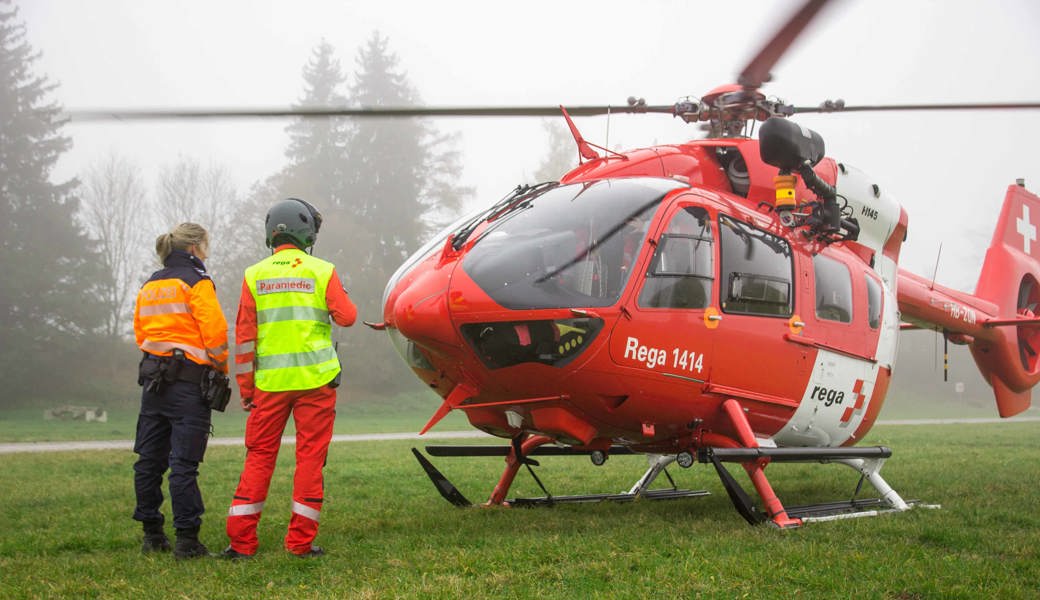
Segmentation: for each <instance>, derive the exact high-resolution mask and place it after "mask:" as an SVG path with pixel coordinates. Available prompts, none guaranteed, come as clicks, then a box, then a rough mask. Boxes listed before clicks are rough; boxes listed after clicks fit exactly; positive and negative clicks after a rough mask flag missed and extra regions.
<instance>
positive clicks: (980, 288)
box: [897, 185, 1040, 417]
mask: <svg viewBox="0 0 1040 600" xmlns="http://www.w3.org/2000/svg"><path fill="white" fill-rule="evenodd" d="M1038 231H1040V198H1038V197H1037V196H1036V195H1035V194H1032V193H1031V192H1029V191H1028V190H1026V189H1025V188H1024V187H1022V186H1021V185H1012V186H1009V187H1008V191H1007V194H1006V195H1005V197H1004V205H1003V208H1002V209H1001V212H1000V218H999V219H998V221H997V226H996V230H995V231H994V234H993V240H992V242H991V243H990V247H989V249H988V250H987V252H986V259H985V261H984V263H983V266H982V272H981V273H980V275H979V281H978V285H977V286H976V290H975V294H974V295H972V294H967V293H964V292H959V291H956V290H953V289H950V288H946V287H944V286H940V285H936V284H934V283H932V282H930V281H928V280H927V279H925V278H923V277H920V276H918V275H915V274H913V273H910V272H908V271H905V270H900V271H899V281H898V285H897V298H898V302H899V309H900V311H901V312H902V316H903V318H904V319H905V320H907V321H909V322H911V323H913V324H915V325H919V326H921V327H926V328H931V329H936V330H941V331H943V333H944V334H945V335H947V336H948V337H949V338H950V339H951V340H953V341H956V342H959V343H966V344H968V346H969V348H970V350H971V353H972V356H973V357H974V358H975V363H976V364H977V365H978V367H979V370H980V371H981V372H982V375H983V376H984V377H985V378H986V381H987V382H988V383H989V384H990V386H992V387H993V391H994V395H995V397H996V402H997V410H998V412H999V413H1000V416H1002V417H1010V416H1013V415H1016V414H1018V413H1020V412H1022V411H1024V410H1026V409H1027V408H1029V406H1030V403H1031V390H1032V388H1033V386H1035V385H1036V383H1037V382H1038V381H1040V319H1037V315H1036V313H1037V312H1040V310H1038V306H1040V283H1038V280H1040V240H1038V235H1037V234H1038Z"/></svg>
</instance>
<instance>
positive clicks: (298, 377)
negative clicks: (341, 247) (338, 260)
mask: <svg viewBox="0 0 1040 600" xmlns="http://www.w3.org/2000/svg"><path fill="white" fill-rule="evenodd" d="M333 268H334V267H333V264H332V263H330V262H327V261H324V260H321V259H320V258H315V257H313V256H311V255H310V254H307V253H306V252H304V251H303V250H299V249H295V248H294V249H288V250H282V251H280V252H276V253H275V254H272V255H271V256H269V257H268V258H265V259H264V260H262V261H260V262H258V263H256V264H255V265H253V266H251V267H249V268H248V269H246V275H245V279H246V285H248V286H249V291H250V292H252V294H253V299H254V300H255V301H256V354H255V356H256V366H255V370H254V381H255V383H256V387H257V389H259V390H263V391H265V392H284V391H288V390H309V389H314V388H318V387H321V386H323V385H325V384H327V383H329V382H330V381H332V380H333V379H334V378H335V377H336V375H337V374H338V373H339V371H340V365H339V357H338V356H337V355H336V349H335V348H334V347H333V345H332V325H331V324H330V321H329V306H328V304H327V303H326V301H325V290H326V288H327V287H328V284H329V280H330V279H331V278H332V272H333Z"/></svg>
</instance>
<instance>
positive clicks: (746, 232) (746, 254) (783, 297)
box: [719, 215, 794, 317]
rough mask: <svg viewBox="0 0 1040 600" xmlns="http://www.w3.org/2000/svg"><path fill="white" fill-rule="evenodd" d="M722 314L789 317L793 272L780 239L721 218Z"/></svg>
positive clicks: (785, 248) (785, 244)
mask: <svg viewBox="0 0 1040 600" xmlns="http://www.w3.org/2000/svg"><path fill="white" fill-rule="evenodd" d="M719 240H720V241H721V243H722V248H721V250H722V252H721V255H722V270H721V272H722V281H721V283H722V285H723V286H725V287H724V288H723V293H722V303H721V304H722V310H723V311H724V312H727V313H735V314H749V315H765V316H775V317H789V316H791V313H792V309H793V306H792V294H791V290H792V289H793V286H792V285H791V280H792V275H791V274H792V273H793V272H794V268H793V266H794V265H793V261H792V259H791V247H790V246H789V245H788V244H787V242H786V241H784V240H783V239H781V238H778V237H776V236H774V235H770V234H768V233H766V232H764V231H762V230H760V229H755V228H754V227H751V226H750V225H747V224H746V223H741V222H740V221H737V220H735V219H732V218H730V217H726V216H724V215H720V216H719Z"/></svg>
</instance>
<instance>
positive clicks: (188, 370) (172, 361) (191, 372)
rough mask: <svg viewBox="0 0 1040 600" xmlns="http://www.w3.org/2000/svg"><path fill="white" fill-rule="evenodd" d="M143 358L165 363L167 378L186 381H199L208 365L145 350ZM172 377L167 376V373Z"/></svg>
mask: <svg viewBox="0 0 1040 600" xmlns="http://www.w3.org/2000/svg"><path fill="white" fill-rule="evenodd" d="M144 360H149V361H155V362H157V363H159V364H165V366H166V368H165V369H164V370H163V371H164V372H165V373H166V375H167V378H168V379H169V380H174V379H175V380H177V381H187V382H190V383H201V382H202V378H203V377H204V376H205V375H206V369H208V368H209V367H207V366H204V365H200V364H198V363H194V362H192V361H190V360H188V359H186V358H175V357H173V356H156V355H154V354H149V353H147V352H145V354H144ZM171 374H172V375H174V377H169V375H171Z"/></svg>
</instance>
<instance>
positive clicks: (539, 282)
mask: <svg viewBox="0 0 1040 600" xmlns="http://www.w3.org/2000/svg"><path fill="white" fill-rule="evenodd" d="M821 4H822V2H815V1H811V2H808V3H807V4H806V6H805V7H804V8H803V10H802V11H800V13H799V14H798V15H796V17H795V18H793V19H792V23H796V25H797V26H798V27H801V26H803V25H804V22H805V21H806V18H805V15H804V14H803V13H805V12H806V11H809V12H815V10H818V8H819V5H821ZM810 16H811V15H810ZM799 19H801V21H799ZM791 26H792V25H791V23H789V24H788V26H787V27H785V29H784V30H782V31H781V34H778V39H779V38H782V37H784V35H786V34H785V32H787V34H789V33H790V32H789V31H788V30H789V29H790V27H791ZM787 37H788V38H789V37H791V36H790V35H787ZM774 41H775V40H774ZM786 43H789V40H788V41H787V42H786ZM774 46H775V44H773V43H772V42H771V43H770V44H768V45H767V47H766V49H765V50H763V52H762V53H760V55H759V57H757V58H756V59H755V60H754V61H752V64H751V65H749V67H748V68H747V69H745V71H744V73H743V74H742V76H741V83H740V84H735V85H729V86H722V87H720V88H717V89H716V90H713V91H712V92H710V93H709V94H708V95H706V96H705V97H704V98H702V99H701V101H700V102H697V103H692V102H691V103H681V104H677V105H676V106H675V107H673V109H672V111H671V112H672V114H674V115H676V116H680V117H682V118H684V119H685V120H687V121H691V122H695V121H704V122H708V123H709V124H710V129H711V132H712V135H711V136H710V137H709V138H708V139H703V140H697V141H691V142H688V143H683V144H676V145H663V146H655V147H652V148H643V149H637V150H632V151H628V152H620V153H619V152H613V151H606V152H605V153H604V154H603V155H600V154H599V153H598V152H597V151H596V150H595V149H593V145H592V144H590V143H589V142H587V141H586V140H584V139H583V138H582V137H581V135H580V133H579V132H578V130H577V128H576V127H575V126H574V124H573V122H572V121H571V120H570V117H569V116H568V115H567V112H566V111H565V110H564V111H563V114H564V117H565V118H566V119H567V122H568V124H569V126H570V128H571V132H572V134H573V135H574V138H575V141H576V143H577V144H578V148H579V154H580V156H581V157H582V158H583V159H585V160H586V162H584V163H583V164H581V165H580V166H578V167H577V168H575V169H574V170H572V171H571V172H569V173H567V174H566V175H565V176H564V177H562V178H561V179H560V181H558V182H548V183H543V184H539V185H535V186H521V187H518V188H517V189H515V190H514V191H513V192H512V193H511V194H509V195H508V196H506V197H505V198H504V199H503V200H501V201H500V202H498V203H497V204H495V205H494V206H492V207H490V208H487V209H484V210H482V211H480V212H478V213H477V214H475V215H470V216H469V217H467V218H464V219H462V220H460V221H459V222H457V223H456V224H454V225H452V226H451V227H449V228H448V229H447V230H446V231H445V232H443V233H442V234H441V235H440V236H438V237H436V238H435V239H434V240H432V241H431V242H430V243H428V244H427V245H426V246H424V247H423V248H422V249H420V250H419V251H418V252H416V253H415V255H413V256H412V257H411V258H410V259H409V260H408V261H407V262H406V263H405V264H404V265H403V266H402V267H401V268H400V269H399V270H398V272H397V273H396V274H395V275H394V276H393V278H392V279H391V280H390V282H389V283H388V285H387V287H386V292H385V294H384V298H383V306H384V315H383V317H384V322H383V323H381V324H378V325H376V327H378V328H385V329H386V330H387V331H388V332H389V333H390V337H391V339H392V340H393V343H394V345H395V347H396V348H397V349H398V351H399V352H400V354H401V355H402V357H404V359H405V361H406V362H407V363H408V365H409V366H410V367H411V369H412V370H413V371H414V373H415V374H416V376H418V377H419V378H420V379H421V380H422V381H424V382H425V383H426V384H427V385H429V386H430V387H431V388H432V389H433V390H435V391H436V392H437V393H438V394H440V395H441V397H442V398H443V403H442V405H441V407H440V408H439V409H438V410H437V411H436V412H435V414H434V416H433V417H432V418H431V419H430V421H429V423H428V424H427V425H426V427H424V428H423V432H425V431H427V430H429V428H430V427H432V426H433V425H434V424H435V423H436V422H437V421H439V420H440V419H441V418H443V416H444V415H446V414H447V413H448V412H449V411H452V410H460V411H463V412H464V413H465V415H466V417H467V418H468V419H469V422H470V423H471V424H472V425H473V426H474V427H476V428H478V429H480V430H483V431H485V432H487V433H490V434H492V435H495V436H499V437H503V438H507V439H509V440H510V442H511V443H510V444H509V445H504V446H501V447H486V446H482V447H472V446H459V447H442V446H432V447H428V448H427V451H428V452H429V453H430V454H433V455H440V456H473V455H498V456H505V457H506V467H505V471H504V472H503V474H502V476H501V478H500V480H499V482H498V484H497V486H496V487H495V488H494V490H493V491H492V493H491V495H490V498H489V500H488V502H487V503H488V504H490V505H499V504H515V505H523V504H539V503H553V502H562V501H591V500H601V499H615V500H630V499H634V498H637V497H648V498H675V497H684V496H695V495H701V494H703V493H705V492H694V491H689V490H678V489H674V484H673V489H671V490H651V489H650V487H649V486H650V484H651V482H653V481H654V479H655V478H656V477H657V476H658V475H659V474H660V473H662V472H665V471H664V469H665V467H666V466H668V465H670V464H671V463H672V462H678V464H679V465H680V466H682V467H689V466H691V465H692V464H694V463H695V462H698V461H699V462H702V463H710V464H712V465H713V466H714V467H715V468H716V470H717V472H718V474H719V476H720V478H721V480H722V482H723V484H724V485H725V488H726V490H727V492H728V494H729V496H730V498H731V499H732V500H733V503H734V505H735V507H736V508H737V509H738V511H739V512H740V513H741V514H742V515H743V516H744V517H745V518H746V519H747V520H748V521H749V522H751V523H759V522H770V523H772V524H774V525H776V526H779V527H794V526H799V525H801V524H803V523H805V522H808V521H812V520H827V519H833V518H847V517H853V516H864V515H873V514H878V513H879V512H886V511H901V510H906V509H907V508H909V507H910V504H909V503H907V502H906V501H905V500H904V499H903V498H902V497H901V496H900V495H899V494H898V493H896V492H895V491H894V490H893V489H892V488H891V487H890V486H889V485H888V484H887V483H886V482H885V480H884V479H883V478H882V477H881V476H880V473H879V472H880V469H881V466H882V465H883V463H884V461H885V460H886V459H887V458H888V457H889V456H890V455H891V451H890V450H889V449H887V448H884V447H867V448H860V447H856V446H855V444H856V443H857V442H858V441H859V440H861V439H863V437H864V436H865V435H866V433H867V432H868V431H869V430H870V428H871V426H872V425H873V423H874V421H875V419H876V418H877V415H878V412H879V411H880V409H881V407H882V404H883V403H884V400H885V395H886V392H887V390H888V386H889V382H890V380H891V374H892V369H893V362H894V359H895V354H896V344H897V338H898V333H899V330H900V328H901V327H907V326H917V327H927V328H931V329H935V330H939V331H942V332H943V333H944V335H945V336H946V337H947V339H948V340H950V341H952V342H954V343H960V344H967V345H968V346H969V347H970V349H971V352H972V354H973V356H974V357H975V360H976V362H977V364H978V367H979V369H980V370H981V372H982V374H983V375H984V376H985V378H986V380H987V381H988V382H990V384H991V385H992V386H993V389H994V393H995V397H996V403H997V408H998V411H999V413H1000V415H1001V416H1004V417H1008V416H1012V415H1014V414H1017V413H1019V412H1021V411H1023V410H1025V409H1026V408H1028V407H1029V404H1030V390H1031V388H1032V387H1033V386H1034V385H1035V384H1036V382H1037V380H1038V379H1040V368H1038V360H1037V356H1038V355H1037V352H1036V350H1035V348H1036V347H1037V342H1038V340H1037V336H1038V335H1040V328H1038V324H1040V319H1037V318H1036V316H1035V315H1034V311H1035V310H1036V306H1037V303H1038V301H1040V286H1038V284H1037V278H1038V276H1040V275H1038V273H1040V263H1038V259H1040V240H1038V236H1037V224H1038V223H1040V198H1038V197H1037V196H1036V195H1034V194H1033V193H1031V192H1029V191H1028V190H1026V189H1025V187H1024V185H1022V184H1013V185H1011V186H1010V187H1009V188H1008V190H1007V193H1006V197H1005V200H1004V205H1003V209H1002V212H1001V216H1000V219H999V221H998V224H997V229H996V232H995V234H994V237H993V242H992V244H991V246H990V249H989V251H988V254H987V257H986V260H985V263H984V265H983V268H982V273H981V275H980V278H979V284H978V289H977V291H976V293H975V294H974V295H972V294H966V293H963V292H958V291H955V290H952V289H948V288H945V287H943V286H939V285H934V284H933V283H931V282H929V281H928V280H927V279H925V278H922V277H920V276H917V275H914V274H912V273H909V272H906V271H904V270H901V269H900V268H899V266H898V264H899V253H900V249H901V246H902V243H903V240H904V239H905V235H906V231H907V223H908V219H907V214H906V212H905V211H904V210H903V209H902V207H900V206H899V205H898V204H897V203H896V202H894V201H893V200H892V199H891V198H889V197H888V196H887V195H886V193H885V191H884V190H882V189H880V188H879V187H878V186H877V185H876V184H875V183H874V182H873V181H872V180H871V178H870V177H869V176H868V175H866V174H864V173H862V172H860V171H858V170H856V169H854V168H852V167H851V166H848V165H845V164H842V163H840V162H838V161H836V160H834V159H832V158H826V157H824V144H823V140H822V139H821V138H820V136H819V135H818V134H816V133H815V132H812V131H810V130H808V129H805V128H802V127H800V126H798V125H796V124H794V123H793V122H791V121H789V120H787V119H786V117H787V116H790V115H791V114H794V113H797V112H811V111H812V110H813V109H798V108H796V107H790V106H785V105H782V104H780V103H776V102H770V101H767V100H765V98H764V96H763V95H762V94H761V93H759V92H758V89H757V88H758V87H759V86H760V85H761V83H762V81H764V79H765V73H766V72H767V71H768V67H769V66H770V65H771V64H772V63H773V62H775V60H776V59H777V58H779V54H780V53H782V48H781V49H779V50H778V49H777V48H775V47H774ZM784 47H786V46H784ZM634 106H635V107H637V108H638V106H639V105H638V103H636V104H634ZM755 121H765V123H764V124H763V125H762V126H761V127H760V130H759V139H752V138H750V137H745V136H743V135H742V132H744V131H747V127H748V124H749V123H754V122H755ZM601 150H604V149H601ZM904 322H905V323H904ZM413 452H414V454H415V456H416V458H417V459H418V460H419V462H420V463H421V464H422V466H423V468H424V469H425V470H426V472H427V474H428V475H429V476H430V477H431V479H432V480H433V481H434V483H435V484H436V486H437V488H438V490H439V491H440V492H441V494H442V495H444V497H445V498H447V499H448V500H449V501H451V502H453V503H455V504H458V505H469V504H470V502H469V501H468V500H467V499H466V498H465V497H464V496H463V495H462V494H461V492H459V491H458V490H457V489H455V487H454V486H453V485H452V484H451V483H450V482H449V481H448V480H447V479H446V478H445V477H444V476H443V475H442V474H441V473H440V472H439V471H438V470H437V469H436V468H435V467H434V466H433V465H432V464H431V463H430V461H429V460H428V459H427V458H426V457H425V456H424V455H423V454H422V453H421V452H419V451H418V450H413ZM632 452H636V453H646V454H648V455H650V456H651V464H650V467H649V469H648V470H647V472H646V473H645V474H644V476H643V477H642V478H641V479H640V480H639V481H637V482H636V484H635V485H634V486H633V487H632V489H631V490H630V491H629V492H627V493H622V494H602V495H583V496H566V497H559V496H556V497H554V496H551V495H550V494H549V493H548V492H546V496H545V497H542V498H528V499H524V498H517V499H512V500H509V499H507V495H508V491H509V488H510V486H511V484H512V481H513V478H514V477H515V476H516V474H517V473H518V471H519V469H520V467H521V466H526V467H528V468H529V469H530V467H531V466H532V465H534V464H536V463H535V462H534V460H533V459H532V458H530V457H531V456H536V455H539V454H587V455H589V456H591V458H592V461H593V463H595V464H597V465H600V464H603V462H604V461H605V460H606V458H607V457H608V456H609V455H610V454H618V453H632ZM784 461H801V462H835V463H839V464H844V465H846V466H848V467H851V468H852V469H854V470H855V471H857V472H858V473H859V474H860V475H861V476H862V477H863V478H864V479H865V480H867V481H869V482H870V483H871V484H872V485H873V486H874V487H875V488H876V490H877V491H878V495H879V497H878V498H873V499H867V500H851V501H843V502H835V503H828V504H819V505H811V506H806V507H797V508H793V507H785V506H784V504H783V503H782V502H781V501H780V499H779V498H778V496H777V495H776V493H775V492H774V491H773V489H772V487H771V485H770V483H769V481H768V479H767V478H766V475H765V468H766V467H767V465H768V464H770V463H771V462H784ZM725 462H736V463H739V464H740V465H741V466H742V467H743V468H744V469H745V471H746V472H747V473H748V476H749V477H750V479H751V482H752V484H753V487H754V488H755V491H756V492H757V494H758V496H759V499H760V501H761V504H762V508H761V509H760V508H759V507H758V506H756V505H755V503H754V501H753V500H752V499H751V498H750V496H749V495H748V494H747V493H745V492H744V490H743V489H742V488H741V486H740V485H739V483H738V482H737V481H736V479H735V478H734V477H733V476H732V475H730V473H729V471H728V470H727V469H726V467H725V466H724V465H723V463H725ZM533 474H534V472H533V470H532V475H533ZM669 478H670V476H669ZM536 481H538V483H539V485H541V482H540V481H539V480H537V477H536ZM543 489H544V488H543Z"/></svg>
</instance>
